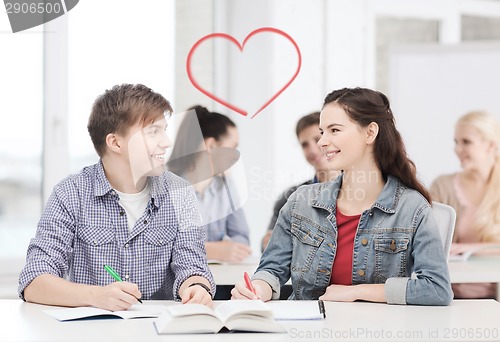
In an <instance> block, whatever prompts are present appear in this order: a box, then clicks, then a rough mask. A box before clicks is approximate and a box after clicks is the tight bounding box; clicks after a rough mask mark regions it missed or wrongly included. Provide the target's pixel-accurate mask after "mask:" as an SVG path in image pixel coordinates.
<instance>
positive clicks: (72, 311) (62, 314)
mask: <svg viewBox="0 0 500 342" xmlns="http://www.w3.org/2000/svg"><path fill="white" fill-rule="evenodd" d="M164 310H165V306H163V305H144V304H136V305H132V307H131V308H130V309H128V310H126V311H109V310H104V309H99V308H94V307H78V308H63V309H49V310H45V311H44V312H45V313H46V314H47V315H49V316H52V317H54V318H55V319H57V320H59V321H70V320H74V319H82V318H89V317H93V318H99V317H102V318H105V317H112V316H115V317H117V318H123V319H129V318H149V317H158V316H160V313H161V312H163V311H164Z"/></svg>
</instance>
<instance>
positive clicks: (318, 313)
mask: <svg viewBox="0 0 500 342" xmlns="http://www.w3.org/2000/svg"><path fill="white" fill-rule="evenodd" d="M319 302H320V301H318V300H280V301H269V302H267V305H269V307H270V308H271V309H272V310H273V314H274V318H275V319H276V320H277V321H288V320H319V319H325V317H326V310H325V307H324V303H323V304H320V303H319ZM321 306H322V307H321ZM323 313H324V314H323Z"/></svg>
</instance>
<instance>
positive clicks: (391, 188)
mask: <svg viewBox="0 0 500 342" xmlns="http://www.w3.org/2000/svg"><path fill="white" fill-rule="evenodd" d="M342 179H343V178H342V177H337V178H336V179H335V180H334V181H332V182H331V183H324V184H323V185H322V186H321V187H320V188H318V192H317V194H315V196H314V197H313V199H312V202H311V205H312V206H313V207H316V208H322V209H325V210H327V211H329V212H330V213H332V212H333V211H334V210H335V208H336V205H337V197H338V193H339V191H340V187H341V185H342ZM404 188H405V186H404V185H403V184H402V183H401V181H400V180H399V179H397V178H396V177H394V176H391V175H388V176H387V181H386V182H385V185H384V188H383V189H382V192H381V193H380V195H379V196H378V198H377V200H376V201H375V203H374V204H373V205H372V209H373V208H378V209H380V210H382V211H383V212H385V213H388V214H394V213H395V212H396V206H397V204H398V201H399V197H400V196H401V194H402V193H403V191H404Z"/></svg>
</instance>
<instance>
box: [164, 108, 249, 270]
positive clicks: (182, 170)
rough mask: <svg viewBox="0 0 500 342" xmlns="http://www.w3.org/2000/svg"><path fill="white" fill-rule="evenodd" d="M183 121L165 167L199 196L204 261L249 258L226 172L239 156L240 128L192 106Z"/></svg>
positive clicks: (242, 223) (245, 227) (239, 211)
mask: <svg viewBox="0 0 500 342" xmlns="http://www.w3.org/2000/svg"><path fill="white" fill-rule="evenodd" d="M190 109H191V110H194V111H195V113H194V112H192V111H191V112H188V113H187V114H186V116H185V118H184V119H183V121H182V123H181V125H180V127H179V130H178V132H177V137H176V140H175V144H174V148H173V151H172V155H171V156H170V160H169V162H168V163H167V165H168V168H169V170H170V171H172V172H173V173H175V174H177V175H179V176H181V177H183V178H184V179H186V180H187V181H189V182H190V183H191V184H192V185H193V187H194V189H195V191H196V194H197V196H198V202H199V206H200V212H201V216H202V221H203V224H204V226H205V229H206V243H205V247H206V250H207V258H208V259H216V260H221V261H229V262H238V261H242V260H243V259H245V258H246V257H248V256H249V255H250V254H251V249H250V247H249V244H250V239H249V228H248V224H247V221H246V218H245V214H244V212H243V209H242V208H236V207H235V198H234V197H235V196H236V193H235V192H234V191H229V188H230V184H228V179H227V178H226V176H225V173H224V172H225V171H226V170H227V169H228V168H230V167H231V166H232V165H233V164H234V163H235V162H236V161H237V160H238V158H239V152H238V151H237V147H238V143H239V135H238V129H237V128H236V125H235V124H234V122H233V121H232V120H231V119H229V118H228V117H227V116H225V115H222V114H219V113H215V112H210V111H208V110H207V109H206V108H205V107H202V106H194V107H192V108H190Z"/></svg>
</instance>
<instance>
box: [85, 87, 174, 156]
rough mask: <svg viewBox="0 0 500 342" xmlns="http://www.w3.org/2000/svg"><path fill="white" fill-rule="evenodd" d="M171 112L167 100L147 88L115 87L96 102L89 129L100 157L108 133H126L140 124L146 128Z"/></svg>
mask: <svg viewBox="0 0 500 342" xmlns="http://www.w3.org/2000/svg"><path fill="white" fill-rule="evenodd" d="M171 113H172V107H171V106H170V103H169V102H168V101H167V99H165V98H164V97H163V96H162V95H160V94H158V93H155V92H154V91H153V90H151V89H150V88H148V87H146V86H145V85H142V84H120V85H115V86H114V87H113V88H112V89H111V90H109V89H107V90H106V91H105V92H104V94H102V95H100V96H99V97H98V98H97V99H96V100H95V102H94V105H93V106H92V111H91V113H90V117H89V122H88V125H87V130H88V131H89V134H90V139H92V143H93V144H94V148H95V150H96V152H97V154H98V155H99V157H102V156H103V154H104V152H105V151H106V136H107V135H108V134H110V133H118V134H126V133H127V130H128V129H129V128H130V127H131V126H133V125H135V124H136V123H138V122H142V123H143V124H144V125H146V124H149V123H153V122H154V121H156V120H158V118H160V117H162V116H164V115H170V114H171Z"/></svg>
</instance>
